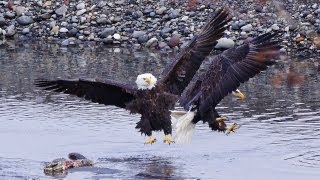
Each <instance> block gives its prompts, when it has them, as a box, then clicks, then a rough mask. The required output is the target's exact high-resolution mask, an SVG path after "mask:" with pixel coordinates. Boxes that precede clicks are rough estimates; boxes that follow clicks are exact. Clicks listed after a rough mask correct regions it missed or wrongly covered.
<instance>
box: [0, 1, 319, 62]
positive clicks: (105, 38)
mask: <svg viewBox="0 0 320 180" xmlns="http://www.w3.org/2000/svg"><path fill="white" fill-rule="evenodd" d="M222 6H224V7H227V8H229V9H230V13H231V15H232V17H233V18H232V21H231V23H230V25H229V26H230V27H229V29H228V31H226V32H225V37H224V38H223V39H222V40H221V43H220V44H219V47H217V48H228V47H232V46H234V45H238V44H242V43H243V42H245V41H246V40H247V39H248V38H250V37H255V36H257V35H258V34H261V33H264V32H268V31H280V32H282V33H283V46H284V47H283V48H282V49H281V51H283V52H286V53H289V54H290V53H295V54H296V53H298V54H297V55H299V56H300V55H301V56H314V57H315V56H318V55H319V53H320V2H318V0H308V1H303V0H301V1H298V0H284V1H280V0H279V1H275V0H220V1H219V0H215V1H208V0H202V1H200V0H186V1H179V0H113V1H112V0H80V1H74V0H58V1H55V0H51V1H50V0H16V1H0V37H1V38H0V39H1V40H2V41H1V42H2V44H4V42H5V41H6V40H10V39H21V38H22V39H40V40H46V41H49V40H50V41H53V42H58V43H59V44H61V45H62V46H69V45H74V44H79V43H83V42H88V41H92V42H95V43H101V44H102V43H103V44H107V45H112V46H113V45H117V46H123V47H134V48H142V47H147V48H157V49H168V50H170V49H179V48H180V47H182V46H184V44H185V43H186V42H188V41H189V40H190V39H191V38H192V37H193V36H194V35H195V34H196V33H197V31H198V30H199V29H200V27H201V26H202V25H203V24H204V23H205V21H206V19H207V17H208V14H210V12H212V11H214V10H215V9H217V8H218V7H222Z"/></svg>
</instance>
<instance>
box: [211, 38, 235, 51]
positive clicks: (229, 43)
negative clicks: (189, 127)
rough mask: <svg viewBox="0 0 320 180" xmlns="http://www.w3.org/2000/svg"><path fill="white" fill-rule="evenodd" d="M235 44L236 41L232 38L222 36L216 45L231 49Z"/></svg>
mask: <svg viewBox="0 0 320 180" xmlns="http://www.w3.org/2000/svg"><path fill="white" fill-rule="evenodd" d="M234 45H235V42H234V41H233V40H232V39H228V38H221V39H219V40H218V43H217V45H216V46H215V48H216V49H229V48H232V47H233V46H234Z"/></svg>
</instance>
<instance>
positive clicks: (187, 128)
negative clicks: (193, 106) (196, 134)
mask: <svg viewBox="0 0 320 180" xmlns="http://www.w3.org/2000/svg"><path fill="white" fill-rule="evenodd" d="M194 116H195V112H192V111H188V112H186V111H171V122H172V127H173V128H174V129H175V130H176V134H175V135H174V137H173V139H174V141H175V142H176V143H181V144H185V143H190V142H191V138H192V135H193V130H194V128H195V124H193V123H192V120H193V118H194Z"/></svg>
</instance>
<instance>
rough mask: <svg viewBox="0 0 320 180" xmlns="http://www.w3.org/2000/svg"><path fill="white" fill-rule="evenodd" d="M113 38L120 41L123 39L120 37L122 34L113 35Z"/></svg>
mask: <svg viewBox="0 0 320 180" xmlns="http://www.w3.org/2000/svg"><path fill="white" fill-rule="evenodd" d="M113 38H114V39H115V40H120V39H121V36H120V34H118V33H115V34H114V35H113Z"/></svg>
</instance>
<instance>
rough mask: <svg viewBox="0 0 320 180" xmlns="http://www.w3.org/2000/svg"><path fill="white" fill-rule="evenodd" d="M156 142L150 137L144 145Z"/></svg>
mask: <svg viewBox="0 0 320 180" xmlns="http://www.w3.org/2000/svg"><path fill="white" fill-rule="evenodd" d="M156 141H157V139H156V138H154V137H152V136H150V137H149V139H148V140H147V141H146V142H145V143H144V144H153V143H155V142H156Z"/></svg>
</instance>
